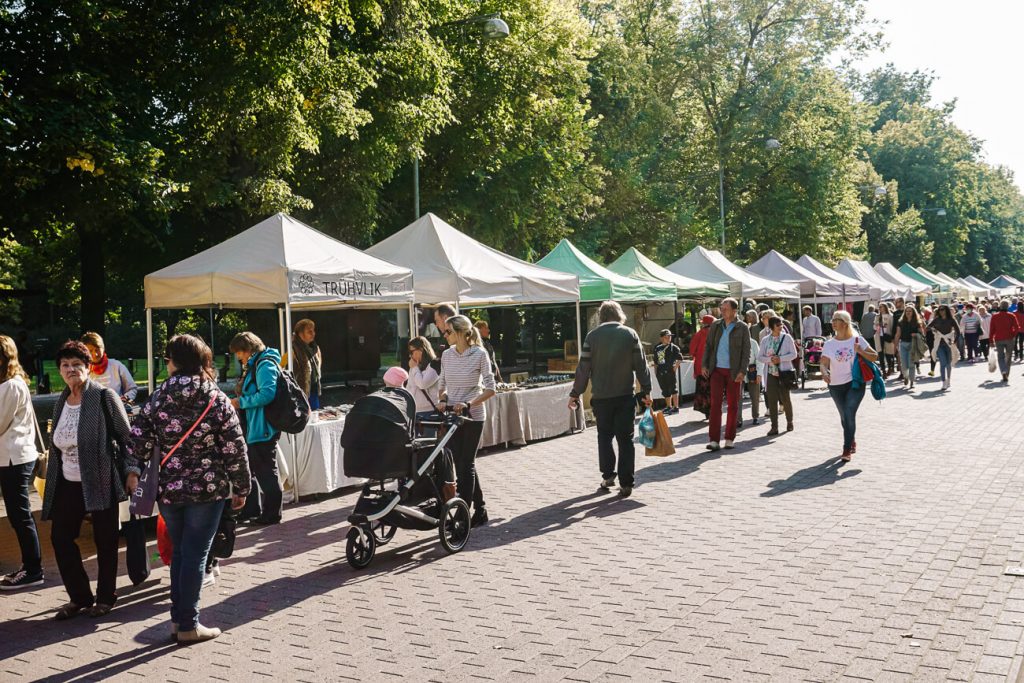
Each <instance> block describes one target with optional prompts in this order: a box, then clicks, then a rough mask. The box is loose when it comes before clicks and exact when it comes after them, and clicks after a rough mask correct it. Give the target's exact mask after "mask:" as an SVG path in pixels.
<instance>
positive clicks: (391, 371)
mask: <svg viewBox="0 0 1024 683" xmlns="http://www.w3.org/2000/svg"><path fill="white" fill-rule="evenodd" d="M408 379H409V373H408V372H406V371H405V370H403V369H402V368H400V367H398V366H397V365H396V366H395V367H393V368H388V369H387V372H385V373H384V384H385V386H389V387H396V388H397V387H404V386H405V382H406V380H408Z"/></svg>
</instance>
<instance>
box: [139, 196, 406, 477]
mask: <svg viewBox="0 0 1024 683" xmlns="http://www.w3.org/2000/svg"><path fill="white" fill-rule="evenodd" d="M145 296H146V335H147V344H148V349H149V357H150V358H152V356H153V310H154V309H173V308H214V307H216V308H238V309H258V308H270V309H273V308H276V309H277V311H278V323H279V328H280V335H281V339H280V342H281V347H283V348H284V349H286V350H287V351H288V358H289V365H290V364H291V358H292V353H291V339H292V335H291V329H292V320H291V318H292V311H293V310H330V309H341V308H378V309H388V308H397V309H399V310H407V309H408V308H409V307H410V306H411V305H412V301H413V275H412V271H411V270H409V269H408V268H404V267H401V266H396V265H394V264H392V263H388V262H387V261H384V260H381V259H379V258H376V257H373V256H370V255H368V254H366V253H364V252H362V251H359V250H358V249H356V248H354V247H350V246H348V245H347V244H344V243H342V242H339V241H338V240H335V239H333V238H331V237H328V236H327V235H325V234H323V233H321V232H319V231H317V230H314V229H313V228H311V227H309V226H308V225H305V224H304V223H301V222H299V221H297V220H295V219H294V218H292V217H291V216H288V215H286V214H283V213H278V214H275V215H274V216H271V217H270V218H267V219H266V220H264V221H262V222H260V223H258V224H257V225H255V226H253V227H251V228H249V229H248V230H245V231H243V232H241V233H239V234H237V235H235V236H234V237H231V238H230V239H228V240H226V241H224V242H222V243H220V244H218V245H216V246H214V247H210V248H209V249H207V250H205V251H202V252H200V253H198V254H195V255H194V256H191V257H189V258H187V259H185V260H183V261H180V262H178V263H175V264H174V265H171V266H168V267H166V268H163V269H162V270H158V271H156V272H155V273H151V274H150V275H147V276H146V278H145ZM154 370H155V364H154V363H152V362H150V363H149V378H148V385H149V390H150V392H152V391H153V385H154ZM318 425H319V423H316V422H314V423H311V424H310V425H309V426H308V427H307V430H306V431H305V432H303V433H302V434H298V435H295V436H291V435H286V437H285V438H283V439H282V440H281V442H282V449H283V450H285V451H286V452H288V453H289V454H290V457H289V463H288V464H289V467H288V469H289V471H290V472H292V473H297V472H305V473H308V474H304V475H303V476H301V477H299V476H295V478H294V481H293V483H294V484H295V487H294V490H295V495H296V496H298V495H299V494H300V493H306V491H305V490H303V488H302V486H303V483H304V482H309V483H312V482H314V481H320V480H322V479H323V480H326V481H327V482H329V483H330V482H335V481H344V472H343V471H342V470H341V466H340V462H341V461H340V459H338V458H336V455H337V453H336V452H335V451H334V450H333V448H334V446H333V445H331V444H329V443H328V442H327V440H328V439H329V438H331V437H332V436H333V432H332V430H331V428H330V427H329V426H327V425H326V423H325V424H324V425H320V426H318ZM338 452H340V450H339V451H338ZM332 463H336V466H335V465H334V464H332ZM321 466H322V467H323V468H324V470H325V474H324V476H320V470H319V468H320V467H321ZM315 488H317V487H316V486H314V489H315Z"/></svg>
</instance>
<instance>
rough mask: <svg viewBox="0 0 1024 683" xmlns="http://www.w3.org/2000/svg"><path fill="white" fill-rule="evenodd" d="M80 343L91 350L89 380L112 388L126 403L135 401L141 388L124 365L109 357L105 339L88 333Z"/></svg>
mask: <svg viewBox="0 0 1024 683" xmlns="http://www.w3.org/2000/svg"><path fill="white" fill-rule="evenodd" d="M79 341H81V342H82V343H83V344H85V347H86V348H87V349H89V379H91V380H92V381H93V382H96V383H97V384H99V385H100V386H101V387H110V388H111V389H113V390H114V393H116V394H117V395H118V396H120V397H121V400H122V401H124V402H126V403H131V402H132V401H134V400H135V395H136V394H138V393H139V387H138V385H137V384H135V380H134V379H133V378H132V373H130V372H128V368H126V367H125V366H124V363H122V362H121V361H119V360H115V359H113V358H109V357H108V356H107V350H106V347H105V346H104V344H103V337H101V336H100V335H98V334H97V333H95V332H86V333H85V334H83V335H82V337H81V339H80V340H79Z"/></svg>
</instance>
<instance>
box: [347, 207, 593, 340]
mask: <svg viewBox="0 0 1024 683" xmlns="http://www.w3.org/2000/svg"><path fill="white" fill-rule="evenodd" d="M366 253H367V254H370V255H372V256H376V257H377V258H381V259H385V260H386V261H389V262H391V263H397V264H399V265H402V266H406V267H408V268H410V269H412V271H413V273H414V276H415V280H414V283H415V284H414V290H415V291H414V295H413V296H414V300H415V302H416V303H422V304H436V303H441V302H446V301H451V302H454V303H455V305H456V306H509V305H521V306H525V305H528V304H554V303H572V304H575V305H576V343H577V348H579V349H582V348H583V339H582V328H581V323H580V284H579V277H577V276H576V275H572V274H569V273H562V272H559V271H557V270H551V269H550V268H544V267H543V266H538V265H536V264H533V263H527V262H526V261H522V260H520V259H517V258H515V257H513V256H509V255H508V254H503V253H502V252H500V251H498V250H497V249H492V248H491V247H488V246H487V245H485V244H482V243H480V242H478V241H476V240H475V239H473V238H472V237H470V236H469V235H466V234H465V233H463V232H461V231H459V230H457V229H456V228H454V227H452V226H451V225H449V224H448V223H446V222H445V221H443V220H441V219H440V218H438V217H437V216H436V215H434V214H432V213H427V214H424V215H423V216H421V217H420V218H419V219H417V220H416V221H414V222H413V223H411V224H409V225H407V226H406V227H404V228H402V229H401V230H399V231H398V232H396V233H395V234H394V235H391V236H390V237H388V238H387V239H385V240H383V241H381V242H378V243H377V244H375V245H373V246H372V247H370V248H369V249H367V250H366Z"/></svg>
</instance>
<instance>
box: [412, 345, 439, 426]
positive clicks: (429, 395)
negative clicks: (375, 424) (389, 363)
mask: <svg viewBox="0 0 1024 683" xmlns="http://www.w3.org/2000/svg"><path fill="white" fill-rule="evenodd" d="M436 361H437V357H436V356H435V355H434V347H432V346H431V345H430V341H429V340H428V339H427V338H426V337H413V338H412V339H410V340H409V382H408V385H407V386H408V388H409V392H410V393H411V394H412V397H413V399H415V400H416V418H417V419H419V420H422V419H424V418H426V417H429V416H430V415H432V414H433V413H434V408H435V407H436V406H437V401H438V395H437V389H438V386H437V382H438V380H439V379H440V378H441V377H440V375H438V373H437V368H438V367H440V364H439V363H437V362H436Z"/></svg>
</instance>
